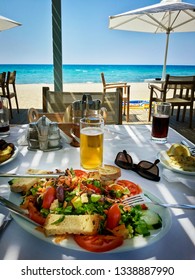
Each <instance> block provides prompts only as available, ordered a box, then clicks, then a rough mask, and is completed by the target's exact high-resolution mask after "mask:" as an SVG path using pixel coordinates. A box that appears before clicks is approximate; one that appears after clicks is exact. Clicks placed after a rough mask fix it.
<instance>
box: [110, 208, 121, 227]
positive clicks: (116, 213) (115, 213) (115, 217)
mask: <svg viewBox="0 0 195 280" xmlns="http://www.w3.org/2000/svg"><path fill="white" fill-rule="evenodd" d="M120 219H121V211H120V208H119V206H118V204H117V203H115V204H113V205H112V206H111V207H110V208H109V209H108V213H107V223H106V227H107V228H108V229H113V228H115V227H117V226H118V224H119V221H120Z"/></svg>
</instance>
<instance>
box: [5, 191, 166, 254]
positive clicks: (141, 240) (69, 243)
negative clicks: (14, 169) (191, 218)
mask: <svg viewBox="0 0 195 280" xmlns="http://www.w3.org/2000/svg"><path fill="white" fill-rule="evenodd" d="M144 193H145V194H148V195H149V196H150V197H151V199H154V200H156V201H158V202H160V200H159V199H158V198H157V197H155V196H154V195H152V194H151V193H149V192H147V191H144ZM9 199H10V200H11V201H12V202H13V203H15V204H17V205H19V204H20V202H21V200H22V199H21V195H19V194H16V193H11V194H10V198H9ZM149 208H150V209H151V210H154V211H155V212H156V213H158V214H159V215H160V216H161V218H162V228H160V229H158V230H153V231H151V235H150V236H148V237H142V236H137V237H134V238H132V239H127V240H125V241H124V243H123V245H121V246H120V247H118V248H116V249H114V250H112V251H108V252H106V253H119V252H125V251H130V250H135V249H139V248H142V247H146V246H148V245H150V244H152V243H154V242H156V241H159V240H160V239H161V238H162V237H163V236H164V235H165V234H166V233H167V232H168V231H169V229H170V227H171V214H170V210H169V209H167V208H163V207H160V206H156V205H151V204H150V206H149ZM12 215H13V218H14V219H15V221H16V222H17V223H18V224H19V225H20V226H21V227H22V228H23V229H24V230H26V231H27V232H29V233H31V234H32V235H34V236H36V237H37V238H39V239H41V240H44V241H46V242H49V243H52V244H54V245H56V246H60V247H64V248H67V249H72V250H77V251H85V250H84V249H82V248H81V247H79V246H78V245H77V244H76V243H75V241H74V240H73V238H72V237H69V238H68V239H65V240H63V241H61V242H60V243H56V242H55V237H46V236H45V235H44V234H43V233H41V232H40V231H38V230H36V228H35V226H34V225H33V224H31V223H30V222H28V221H26V220H24V219H22V218H21V217H19V216H17V215H15V214H12ZM85 252H86V251H85Z"/></svg>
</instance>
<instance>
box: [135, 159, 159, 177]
mask: <svg viewBox="0 0 195 280" xmlns="http://www.w3.org/2000/svg"><path fill="white" fill-rule="evenodd" d="M138 166H139V167H141V168H143V169H145V170H147V171H148V172H150V173H152V174H154V175H158V173H159V169H158V166H156V165H154V164H153V163H151V162H148V161H141V162H140V163H139V164H138Z"/></svg>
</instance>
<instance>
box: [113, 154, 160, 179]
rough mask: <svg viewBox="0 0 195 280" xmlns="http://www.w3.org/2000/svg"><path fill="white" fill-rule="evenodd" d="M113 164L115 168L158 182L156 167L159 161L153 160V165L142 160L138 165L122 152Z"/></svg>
mask: <svg viewBox="0 0 195 280" xmlns="http://www.w3.org/2000/svg"><path fill="white" fill-rule="evenodd" d="M114 162H115V164H116V165H117V166H119V167H121V168H123V169H126V170H132V171H134V172H136V173H137V174H139V175H140V176H142V177H144V178H145V179H148V180H152V181H156V182H158V181H160V177H159V169H158V166H157V164H158V163H159V162H160V160H159V159H157V160H155V162H154V163H152V162H149V161H146V160H142V161H140V162H139V163H138V164H135V163H133V160H132V157H131V156H130V155H129V154H128V153H127V152H126V151H125V150H124V151H123V152H119V153H118V154H117V156H116V159H115V161H114Z"/></svg>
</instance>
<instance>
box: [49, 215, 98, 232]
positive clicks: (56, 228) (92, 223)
mask: <svg viewBox="0 0 195 280" xmlns="http://www.w3.org/2000/svg"><path fill="white" fill-rule="evenodd" d="M100 219H101V217H100V216H99V215H97V214H95V215H78V216H77V215H67V216H64V215H59V214H49V215H48V216H47V218H46V221H45V225H44V230H45V234H46V235H47V236H50V235H61V234H84V235H94V234H97V233H98V229H99V224H100Z"/></svg>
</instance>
